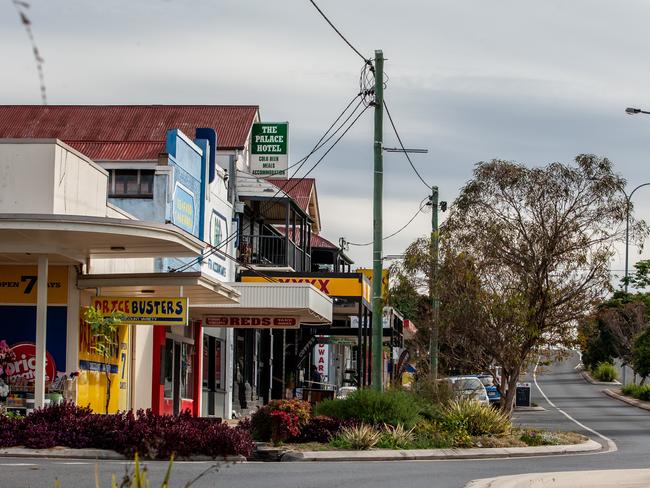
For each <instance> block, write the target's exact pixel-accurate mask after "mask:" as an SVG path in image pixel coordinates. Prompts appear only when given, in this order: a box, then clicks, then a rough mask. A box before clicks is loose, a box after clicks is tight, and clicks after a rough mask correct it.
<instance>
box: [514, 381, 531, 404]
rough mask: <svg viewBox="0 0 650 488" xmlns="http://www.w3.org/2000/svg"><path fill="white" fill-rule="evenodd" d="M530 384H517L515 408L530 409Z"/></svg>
mask: <svg viewBox="0 0 650 488" xmlns="http://www.w3.org/2000/svg"><path fill="white" fill-rule="evenodd" d="M530 406H531V401H530V383H517V391H516V395H515V407H530Z"/></svg>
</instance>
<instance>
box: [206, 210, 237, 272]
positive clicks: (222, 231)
mask: <svg viewBox="0 0 650 488" xmlns="http://www.w3.org/2000/svg"><path fill="white" fill-rule="evenodd" d="M213 200H216V198H213ZM210 203H218V202H210ZM206 220H207V222H206V229H205V238H206V239H207V241H208V242H209V243H210V245H211V246H213V248H210V249H208V250H207V251H205V258H204V259H203V261H202V262H201V269H202V270H203V271H204V272H205V273H206V274H208V275H210V276H212V277H214V278H216V279H217V280H219V281H228V280H229V278H230V273H229V271H230V263H229V262H228V259H227V258H226V255H225V254H224V253H230V252H231V251H230V247H231V246H232V242H226V243H225V244H224V241H225V240H226V239H227V238H228V237H229V236H230V234H229V229H228V219H226V217H225V216H224V215H223V214H222V213H220V212H218V211H217V210H215V209H214V208H213V209H212V210H211V212H210V213H209V214H208V216H207V219H206ZM230 241H232V239H230ZM214 248H217V249H218V250H217V249H214ZM221 251H223V252H221Z"/></svg>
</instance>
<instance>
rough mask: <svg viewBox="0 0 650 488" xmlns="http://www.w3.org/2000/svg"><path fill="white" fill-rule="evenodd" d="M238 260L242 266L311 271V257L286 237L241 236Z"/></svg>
mask: <svg viewBox="0 0 650 488" xmlns="http://www.w3.org/2000/svg"><path fill="white" fill-rule="evenodd" d="M239 259H240V260H241V261H242V262H243V263H244V264H251V265H254V266H267V267H277V268H286V267H288V268H292V269H294V270H295V271H310V270H311V256H310V255H309V254H307V253H306V252H305V251H304V250H303V249H301V248H300V247H298V245H297V244H296V243H295V242H293V241H292V240H291V239H289V238H288V237H287V236H277V235H252V236H251V235H248V236H242V238H241V240H240V244H239Z"/></svg>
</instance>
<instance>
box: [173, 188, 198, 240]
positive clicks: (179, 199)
mask: <svg viewBox="0 0 650 488" xmlns="http://www.w3.org/2000/svg"><path fill="white" fill-rule="evenodd" d="M172 222H173V223H174V224H175V225H177V226H179V227H180V228H181V229H183V230H185V231H187V232H189V233H190V234H195V231H194V195H193V194H192V193H191V192H190V191H189V190H187V189H186V188H184V187H183V185H181V184H180V183H176V188H175V189H174V204H173V208H172Z"/></svg>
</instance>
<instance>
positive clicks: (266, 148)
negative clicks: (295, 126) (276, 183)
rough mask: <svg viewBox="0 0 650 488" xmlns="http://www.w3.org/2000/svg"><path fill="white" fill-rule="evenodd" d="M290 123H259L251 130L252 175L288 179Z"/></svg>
mask: <svg viewBox="0 0 650 488" xmlns="http://www.w3.org/2000/svg"><path fill="white" fill-rule="evenodd" d="M288 138H289V123H288V122H258V123H255V124H253V127H252V129H251V159H250V161H251V173H252V174H254V175H255V176H261V177H262V178H268V177H276V178H288V174H287V173H288V167H289V140H288Z"/></svg>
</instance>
